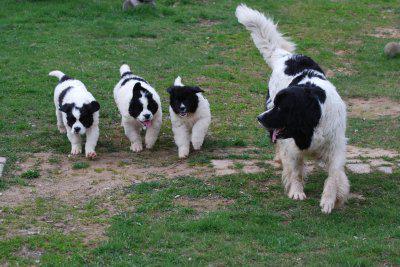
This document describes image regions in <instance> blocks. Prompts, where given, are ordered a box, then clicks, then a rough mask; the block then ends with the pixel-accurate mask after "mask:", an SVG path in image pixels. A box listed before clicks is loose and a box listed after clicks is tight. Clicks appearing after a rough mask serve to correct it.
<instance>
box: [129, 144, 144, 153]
mask: <svg viewBox="0 0 400 267" xmlns="http://www.w3.org/2000/svg"><path fill="white" fill-rule="evenodd" d="M131 150H132V151H133V152H140V151H142V150H143V145H142V144H141V143H133V144H131Z"/></svg>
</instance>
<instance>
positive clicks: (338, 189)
mask: <svg viewBox="0 0 400 267" xmlns="http://www.w3.org/2000/svg"><path fill="white" fill-rule="evenodd" d="M345 153H346V152H345V149H336V150H335V151H334V152H333V156H331V157H330V158H329V159H328V173H329V174H328V175H329V176H328V178H327V179H326V180H325V185H324V191H323V193H322V197H321V202H320V206H321V210H322V212H323V213H331V211H332V209H333V208H334V207H335V206H340V205H343V204H344V202H345V201H346V200H347V197H348V195H349V192H350V183H349V180H348V178H347V176H346V174H345V172H344V164H345V159H346V154H345Z"/></svg>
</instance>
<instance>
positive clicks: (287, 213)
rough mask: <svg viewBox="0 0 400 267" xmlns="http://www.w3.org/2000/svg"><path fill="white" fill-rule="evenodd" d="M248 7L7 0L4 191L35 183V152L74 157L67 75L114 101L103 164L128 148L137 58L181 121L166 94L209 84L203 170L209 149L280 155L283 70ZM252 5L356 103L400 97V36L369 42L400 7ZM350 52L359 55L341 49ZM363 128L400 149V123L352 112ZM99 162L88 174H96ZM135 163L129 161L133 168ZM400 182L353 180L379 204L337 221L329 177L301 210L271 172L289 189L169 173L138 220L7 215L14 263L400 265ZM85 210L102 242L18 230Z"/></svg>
mask: <svg viewBox="0 0 400 267" xmlns="http://www.w3.org/2000/svg"><path fill="white" fill-rule="evenodd" d="M240 2H242V1H239V0H232V1H228V0H226V1H225V0H220V1H194V0H180V1H179V0H158V1H157V7H156V9H153V8H150V7H142V8H139V9H137V10H133V11H128V12H122V11H121V6H122V1H120V0H85V1H83V0H70V1H60V0H54V1H49V0H47V1H46V0H41V1H24V0H22V1H14V0H4V1H2V7H1V9H0V34H1V40H2V42H0V66H1V67H0V155H1V156H6V157H7V158H8V159H9V160H8V161H7V165H6V169H5V178H4V179H2V180H0V190H4V189H6V188H7V187H10V186H27V184H26V183H27V182H26V179H21V178H20V177H15V176H13V170H14V169H15V168H16V165H17V164H18V161H19V160H21V158H24V157H25V156H26V154H27V153H32V152H55V153H62V154H67V153H68V152H69V151H70V143H69V142H68V140H67V138H66V136H65V135H61V134H59V132H58V130H57V128H56V120H55V116H54V106H53V89H54V86H55V85H56V82H57V81H56V80H55V79H54V78H51V77H48V76H47V74H48V73H49V72H50V71H51V70H54V69H60V70H62V71H63V72H65V73H67V74H68V75H70V76H72V77H75V78H78V79H80V80H82V81H83V82H84V83H85V84H86V86H87V87H88V89H89V91H91V92H92V93H93V95H94V96H95V97H96V99H97V100H98V101H99V102H100V104H101V111H100V114H101V124H100V131H101V135H100V140H99V144H98V151H99V154H100V155H101V153H109V152H115V151H126V150H127V148H128V141H127V140H126V138H119V137H121V136H122V135H123V130H122V129H121V127H120V124H119V120H120V118H119V114H118V111H117V108H116V106H115V104H114V101H113V96H112V89H113V87H114V85H115V83H116V82H117V81H118V76H119V73H118V69H119V66H120V65H121V64H122V63H123V62H126V63H128V64H130V66H131V68H132V70H133V71H134V72H135V73H137V74H138V75H141V76H143V77H144V78H146V79H147V80H148V81H150V83H151V84H152V85H153V86H154V87H155V88H156V90H157V91H158V92H159V93H160V95H161V98H162V102H163V107H162V108H163V112H164V114H167V113H168V108H167V107H168V105H167V103H168V96H167V93H166V91H165V89H166V88H167V87H169V86H170V85H171V84H172V82H173V80H174V78H175V77H176V76H177V75H181V76H182V77H183V81H184V83H187V84H197V85H199V86H200V87H202V88H203V89H205V91H206V93H205V95H206V97H207V98H208V99H209V101H210V103H211V109H212V114H213V123H212V125H211V129H210V135H209V136H208V137H207V140H206V143H205V144H204V149H203V150H202V151H201V152H200V153H196V154H194V156H193V157H191V158H190V159H189V160H188V162H189V164H191V165H208V164H210V160H211V157H210V156H209V153H208V152H209V151H212V150H213V149H223V148H226V147H232V146H244V145H252V146H255V147H259V148H260V147H262V148H263V149H266V150H267V151H272V147H271V145H270V144H269V141H268V139H267V137H266V134H265V131H264V130H262V129H261V128H260V127H257V122H256V120H255V117H256V116H257V115H258V114H259V113H260V112H262V111H263V107H264V98H265V94H266V90H267V81H268V77H269V74H270V70H269V69H268V67H267V66H266V64H265V62H264V61H263V59H262V57H261V56H260V54H259V52H258V51H257V49H256V48H255V47H254V45H253V43H252V41H251V39H250V36H249V33H248V32H247V31H246V30H245V29H244V28H243V27H242V26H241V25H239V24H238V23H237V21H236V18H235V17H234V10H235V7H236V5H237V4H239V3H240ZM245 2H246V3H247V4H248V5H249V6H251V7H254V8H257V9H260V10H263V11H266V12H268V13H269V14H271V15H273V17H274V18H275V19H276V21H278V22H279V27H280V29H281V30H282V32H284V33H286V34H287V36H290V37H291V38H292V39H293V40H294V41H295V42H296V44H297V45H298V52H300V53H304V54H307V55H309V56H311V57H313V58H314V59H315V60H316V61H317V62H318V63H320V64H321V66H322V67H323V68H324V69H325V70H332V71H333V72H334V73H335V74H336V75H335V76H334V77H333V78H332V79H331V80H332V81H333V82H334V84H335V85H336V86H337V88H338V91H339V93H340V94H341V95H342V96H343V97H344V98H349V97H364V98H372V97H378V96H379V97H382V96H383V97H389V98H391V99H394V100H397V101H399V100H400V86H399V85H400V61H399V58H395V59H390V60H389V59H387V58H386V57H385V56H384V54H383V47H384V45H385V44H386V43H387V42H389V41H398V40H396V39H393V38H392V39H390V38H376V37H373V36H370V35H369V34H370V33H374V30H375V29H376V28H395V27H396V25H397V27H398V25H399V16H400V3H399V2H398V1H395V0H386V1H383V0H382V1H372V0H362V1H328V0H307V1H293V0H291V1H272V0H271V1H270V0H265V1H257V0H248V1H245ZM339 50H343V51H346V53H345V54H344V55H341V56H340V55H336V54H335V52H337V51H339ZM338 69H345V70H347V71H348V72H349V74H345V73H339V72H337V70H338ZM348 125H349V126H348V131H347V136H348V137H349V143H350V144H354V145H358V146H363V147H382V148H390V149H395V150H397V151H399V150H400V136H399V133H400V131H399V125H400V121H399V118H396V119H392V118H381V119H378V120H362V119H357V118H351V119H349V121H348ZM117 137H118V138H117ZM121 140H122V141H121ZM171 147H174V144H173V138H172V132H171V127H170V122H169V120H168V119H167V118H166V116H165V120H164V124H163V128H162V130H161V133H160V139H159V141H158V142H157V144H156V147H155V150H157V151H158V150H163V149H170V148H171ZM261 157H263V158H265V159H272V157H273V155H272V154H270V153H268V154H265V155H261ZM226 158H231V159H249V158H251V156H250V155H248V154H243V155H227V157H226ZM116 160H118V159H116ZM135 160H137V161H141V160H142V158H140V156H138V158H137V159H135ZM49 163H50V164H57V163H59V159H58V158H57V157H55V158H50V159H49ZM85 163H86V162H75V163H72V166H73V168H74V167H75V168H76V166H77V165H79V167H80V168H82V166H83V168H87V167H88V166H89V165H86V164H87V163H86V164H85ZM125 164H126V163H125V162H122V161H121V167H123V166H124V165H125ZM237 167H238V168H239V167H240V166H237ZM102 171H103V170H101V169H98V170H96V172H98V173H101V172H102ZM32 174H33V173H30V174H29V175H27V177H26V178H32V177H33V176H35V175H33V176H32ZM398 176H399V173H398V171H397V172H395V173H394V174H393V175H388V176H384V177H382V176H381V175H378V174H371V175H360V176H359V175H349V178H350V181H351V184H352V190H353V191H354V192H358V193H360V194H362V195H364V196H365V198H366V200H365V201H361V200H356V199H353V200H351V201H350V202H349V203H348V204H347V206H346V208H345V209H344V210H340V211H335V212H334V213H333V214H332V215H330V216H324V215H323V214H321V213H320V211H319V208H318V198H319V195H320V193H321V192H320V190H321V188H322V183H323V177H324V175H323V174H315V175H312V176H311V177H310V178H309V181H308V183H307V186H306V194H307V196H308V197H309V198H308V199H307V200H306V201H305V202H301V203H299V202H294V201H291V200H289V199H287V198H286V197H285V196H284V194H283V193H282V191H283V190H282V186H281V185H279V184H278V185H271V186H268V190H267V191H266V192H265V191H261V190H260V187H261V186H260V185H262V184H264V183H265V182H269V180H268V179H267V180H266V177H270V178H269V179H278V176H277V175H276V174H274V173H273V172H272V171H267V173H264V174H262V175H261V174H260V175H245V174H241V175H232V176H226V177H223V178H218V179H213V180H211V181H208V182H204V181H201V180H197V179H195V178H193V177H185V178H182V179H177V180H165V179H162V176H159V175H155V177H154V178H155V179H158V180H159V181H157V182H152V183H143V184H139V185H136V186H135V187H131V188H127V189H126V190H125V193H126V194H127V195H126V196H127V198H128V200H127V201H128V203H130V205H131V206H135V210H134V211H128V210H124V211H123V212H120V213H118V215H116V216H114V217H112V218H111V219H106V218H104V217H102V214H103V213H102V212H105V211H104V208H103V207H102V206H101V201H100V200H99V203H98V202H93V203H92V202H90V203H89V204H88V206H86V207H85V211H84V212H83V213H81V212H80V211H78V210H77V209H76V208H75V207H74V206H73V205H66V204H65V205H55V203H57V202H56V201H55V200H54V199H42V200H40V201H37V202H35V203H32V205H33V206H27V207H14V208H5V209H2V212H1V213H0V219H1V220H3V221H2V223H1V224H0V237H1V238H0V248H1V249H0V264H2V263H10V264H11V265H17V264H20V265H31V264H37V262H35V259H33V258H29V257H28V258H26V257H22V256H19V254H18V251H20V250H21V248H23V247H26V248H27V249H29V250H32V251H39V252H40V253H41V257H40V264H43V265H83V264H86V265H133V264H135V265H293V264H297V265H323V266H325V265H385V264H388V265H400V254H399V251H400V250H399V249H398V248H399V247H400V244H399V239H400V232H399V227H398V226H399V224H400V217H399V204H400V203H399V197H398V196H399V193H400V190H399V186H400V184H399V179H398ZM28 188H29V187H28ZM177 195H181V196H187V197H191V198H205V197H207V196H209V195H214V196H220V197H224V198H227V199H233V200H234V201H235V202H234V204H233V205H231V206H229V207H227V208H226V209H218V210H216V211H211V212H204V213H200V214H198V213H197V212H196V211H195V210H194V209H191V208H187V207H182V206H179V205H177V204H175V202H174V199H175V196H177ZM98 211H101V212H100V213H99V212H98ZM71 214H73V215H74V216H77V217H78V218H79V219H81V220H83V221H86V220H87V221H94V222H106V223H107V224H109V228H107V239H106V240H105V241H104V242H101V243H97V244H94V245H93V244H91V245H88V244H86V243H85V242H84V239H83V238H82V236H80V235H78V234H75V233H67V234H64V233H63V232H62V231H61V230H60V229H58V228H57V227H52V228H51V229H48V231H46V232H40V233H38V234H35V235H14V236H10V237H8V236H7V233H9V232H10V231H11V230H12V229H13V227H14V226H15V225H24V226H26V227H31V226H32V227H33V226H38V227H39V226H41V225H43V222H44V221H46V220H47V221H54V222H64V221H68V220H69V215H71ZM49 218H50V219H49ZM50 224H51V223H50ZM51 225H52V224H51ZM5 237H7V238H5Z"/></svg>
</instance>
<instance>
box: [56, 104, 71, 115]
mask: <svg viewBox="0 0 400 267" xmlns="http://www.w3.org/2000/svg"><path fill="white" fill-rule="evenodd" d="M73 107H74V104H64V105H62V106H61V107H60V108H59V109H60V111H62V112H65V113H68V112H71V110H72V108H73Z"/></svg>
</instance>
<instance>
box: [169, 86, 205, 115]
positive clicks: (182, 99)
mask: <svg viewBox="0 0 400 267" xmlns="http://www.w3.org/2000/svg"><path fill="white" fill-rule="evenodd" d="M167 92H168V93H169V95H170V106H171V107H172V110H173V111H174V112H175V113H176V114H180V113H182V112H181V110H180V107H181V105H182V104H183V105H184V106H185V107H186V111H185V113H194V112H196V110H197V107H198V105H199V98H198V96H197V95H196V94H197V93H202V92H204V91H203V90H201V89H200V88H199V87H191V86H172V87H170V88H168V89H167Z"/></svg>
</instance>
